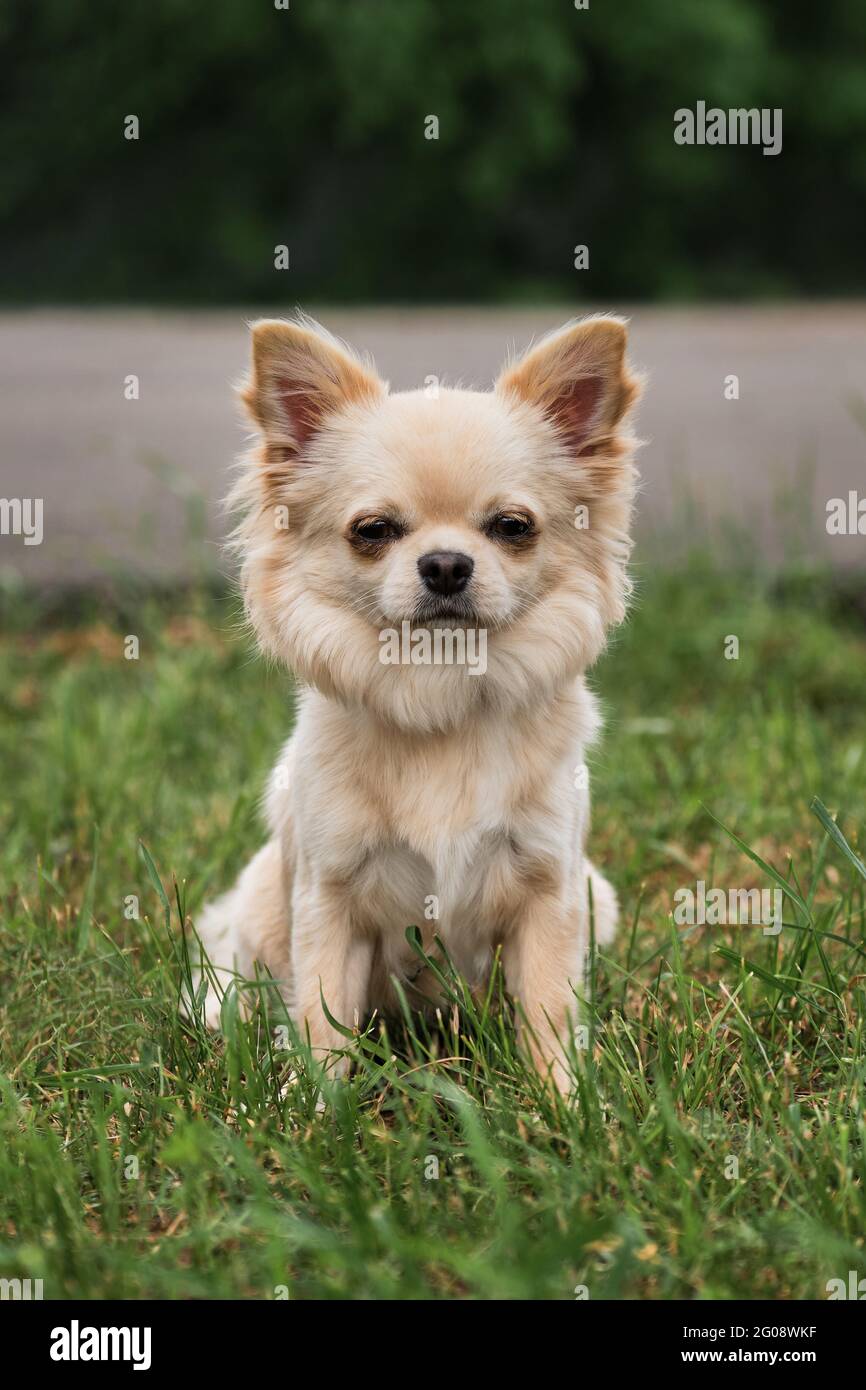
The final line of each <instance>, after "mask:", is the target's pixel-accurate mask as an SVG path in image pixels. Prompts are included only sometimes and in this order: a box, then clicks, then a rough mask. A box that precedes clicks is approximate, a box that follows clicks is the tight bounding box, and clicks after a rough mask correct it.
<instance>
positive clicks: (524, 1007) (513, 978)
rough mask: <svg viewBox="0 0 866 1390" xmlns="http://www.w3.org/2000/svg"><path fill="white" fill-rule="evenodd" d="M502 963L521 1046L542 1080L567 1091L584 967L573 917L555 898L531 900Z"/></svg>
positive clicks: (506, 945) (505, 947)
mask: <svg viewBox="0 0 866 1390" xmlns="http://www.w3.org/2000/svg"><path fill="white" fill-rule="evenodd" d="M502 963H503V967H504V970H505V984H506V988H507V989H508V992H509V994H510V995H511V997H512V999H513V1000H514V1002H515V1005H516V1008H517V1015H518V1025H517V1026H518V1036H519V1038H520V1040H521V1042H522V1045H523V1047H524V1048H525V1050H526V1052H527V1053H528V1054H529V1056H530V1057H531V1059H532V1061H533V1062H534V1063H535V1066H536V1067H537V1068H538V1070H539V1071H540V1072H541V1074H542V1076H545V1077H547V1078H549V1079H550V1080H552V1081H553V1083H554V1085H555V1086H556V1087H557V1088H558V1089H559V1090H560V1091H562V1092H567V1091H568V1090H569V1089H570V1085H571V1074H570V1071H569V1067H568V1046H569V1042H570V1040H571V1038H572V1037H573V1035H574V1031H575V1028H576V1025H577V1000H576V999H575V995H574V991H575V989H577V988H579V987H580V985H581V983H582V977H583V969H584V947H583V945H582V943H581V938H580V930H579V925H578V921H577V919H576V916H575V914H574V913H573V912H571V913H570V912H567V911H566V910H565V909H564V908H563V905H562V903H561V902H560V901H559V900H558V897H557V896H556V895H554V894H550V895H549V896H548V895H545V894H541V895H539V896H538V897H536V898H535V899H534V900H533V901H531V902H529V903H528V904H527V906H526V908H525V910H524V912H523V913H522V914H521V916H520V918H519V919H518V921H517V922H515V923H514V925H513V926H512V929H511V931H510V932H509V934H508V937H507V938H506V941H505V943H504V945H503V951H502Z"/></svg>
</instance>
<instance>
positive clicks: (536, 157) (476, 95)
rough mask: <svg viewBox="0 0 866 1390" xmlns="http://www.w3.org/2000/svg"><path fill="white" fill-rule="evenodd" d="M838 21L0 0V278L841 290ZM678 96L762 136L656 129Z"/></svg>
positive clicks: (53, 292) (388, 1) (854, 53)
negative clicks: (767, 132)
mask: <svg viewBox="0 0 866 1390" xmlns="http://www.w3.org/2000/svg"><path fill="white" fill-rule="evenodd" d="M864 41H866V6H864V5H863V3H862V0H822V3H820V4H816V3H814V0H786V3H784V4H782V3H777V4H772V3H765V2H763V0H702V2H701V3H700V4H696V3H694V0H652V3H649V0H616V4H615V5H613V4H610V3H607V4H605V3H603V0H590V7H589V9H588V10H578V9H576V8H575V7H574V4H573V2H572V0H532V3H527V0H496V3H490V2H489V0H488V2H487V3H483V2H481V3H478V2H477V3H475V4H469V3H466V0H353V2H352V3H349V0H291V8H290V9H288V10H281V9H277V8H276V7H275V4H274V0H207V3H203V0H148V3H147V4H141V3H118V2H117V0H87V3H83V0H77V3H74V2H73V0H40V3H38V4H33V3H32V0H0V44H2V48H3V93H2V96H0V141H2V151H3V158H2V173H0V226H2V231H0V252H2V254H0V267H2V270H0V295H2V297H3V298H4V299H5V300H6V301H7V302H9V301H13V302H14V301H28V300H35V301H73V302H82V301H84V302H86V301H89V300H93V301H105V300H108V301H128V300H129V301H149V300H150V301H168V302H171V301H179V302H188V303H207V302H221V301H227V300H235V301H238V300H248V301H264V302H268V303H273V302H274V301H275V300H279V301H287V302H294V301H296V300H310V299H316V300H319V301H322V300H331V301H337V300H342V301H352V300H356V301H359V300H360V301H384V300H405V301H414V300H427V301H431V300H469V301H480V300H486V299H497V298H509V299H527V298H535V299H542V298H553V297H566V298H572V299H578V300H580V299H591V300H595V301H598V300H606V299H617V300H622V299H628V298H660V297H674V298H688V297H693V296H698V295H701V296H740V295H743V296H745V295H750V296H751V295H774V294H780V295H782V294H794V293H798V294H824V293H833V294H846V293H862V292H863V291H864V288H866V269H864V258H863V255H862V235H863V227H864V225H866V217H864V213H866V76H864V50H866V42H864ZM698 100H703V101H706V102H707V104H708V105H710V106H712V105H717V106H721V107H725V108H728V107H731V106H736V107H744V106H745V107H750V106H758V107H781V108H782V110H783V112H784V146H783V150H782V153H781V154H779V155H778V156H776V157H775V158H773V157H765V156H764V155H763V154H762V152H761V149H760V148H758V147H741V146H734V147H726V146H719V147H706V146H705V147H681V146H678V145H676V144H675V143H674V139H673V126H674V121H673V115H674V111H675V110H676V109H677V108H678V107H682V106H688V107H692V108H693V107H694V106H695V103H696V102H697V101H698ZM129 114H135V115H137V116H138V117H139V120H140V138H139V139H138V140H137V141H132V140H127V139H125V138H124V118H125V117H126V116H127V115H129ZM429 115H436V116H437V117H438V119H439V123H440V124H439V139H438V140H429V139H426V138H425V118H426V117H427V116H429ZM283 243H284V244H286V245H288V247H289V248H290V256H291V268H290V269H289V270H288V271H278V270H276V269H275V267H274V247H275V246H277V245H279V244H283ZM577 244H586V245H588V246H589V248H590V268H589V270H584V271H577V270H575V269H574V268H573V259H574V252H573V248H574V246H575V245H577Z"/></svg>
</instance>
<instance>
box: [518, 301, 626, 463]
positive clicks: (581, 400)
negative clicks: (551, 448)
mask: <svg viewBox="0 0 866 1390" xmlns="http://www.w3.org/2000/svg"><path fill="white" fill-rule="evenodd" d="M626 340H627V334H626V328H625V324H624V323H623V322H622V321H621V320H620V319H616V318H590V319H583V320H582V321H581V322H579V323H572V324H568V325H566V327H565V328H561V329H559V330H558V331H557V332H556V333H551V334H550V335H549V336H548V337H546V338H543V339H542V341H541V342H540V343H538V344H537V346H536V347H533V348H530V350H529V351H528V352H527V353H526V354H525V355H524V356H523V357H521V358H520V360H519V361H517V362H515V363H513V364H512V365H510V366H508V367H506V368H505V369H504V370H503V372H502V373H501V375H500V377H499V379H498V381H497V382H496V390H497V391H498V392H500V393H502V394H505V395H508V396H512V397H517V398H518V399H519V400H523V401H527V402H529V404H531V405H535V406H537V407H538V408H539V409H540V410H541V411H542V413H543V414H544V415H545V416H546V417H547V419H548V420H550V422H551V423H552V424H553V425H554V426H555V427H556V429H557V430H558V431H559V434H560V436H561V438H562V440H563V442H564V443H566V444H567V446H568V448H569V450H570V451H571V453H572V454H573V455H574V456H575V457H576V456H579V455H587V454H594V453H597V452H600V451H601V450H602V449H604V448H605V447H606V446H610V445H612V444H613V443H614V439H615V431H616V427H617V425H618V424H619V422H620V421H621V420H622V418H623V416H624V415H625V414H626V412H627V411H628V410H629V408H630V407H631V406H632V405H633V404H634V403H635V401H636V400H637V398H638V396H639V394H640V388H641V380H640V378H639V377H638V376H636V375H635V374H634V373H633V372H632V371H631V370H630V369H629V366H628V363H627V361H626Z"/></svg>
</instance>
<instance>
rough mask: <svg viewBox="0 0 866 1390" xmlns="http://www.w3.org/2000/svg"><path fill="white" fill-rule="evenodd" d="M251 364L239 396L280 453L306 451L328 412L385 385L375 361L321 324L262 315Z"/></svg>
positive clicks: (383, 389) (363, 398)
mask: <svg viewBox="0 0 866 1390" xmlns="http://www.w3.org/2000/svg"><path fill="white" fill-rule="evenodd" d="M252 349H253V369H252V373H251V376H250V378H249V380H248V381H247V382H246V383H245V384H244V385H243V386H242V389H241V398H242V400H243V402H244V404H245V405H246V407H247V409H248V411H249V412H250V415H251V416H252V417H253V419H254V421H255V422H256V424H257V425H258V426H259V428H260V429H261V431H262V433H263V435H264V438H265V443H266V445H267V446H268V448H269V449H270V450H272V451H274V452H275V453H276V454H277V455H280V454H283V455H285V456H286V457H288V456H290V455H302V454H303V451H304V449H305V447H306V445H307V444H308V443H309V442H310V440H311V439H312V437H313V435H314V434H316V432H317V431H318V430H319V429H320V428H321V426H322V424H323V423H324V422H325V421H326V420H327V418H328V416H330V415H333V414H336V413H337V412H338V411H340V410H341V409H343V408H344V407H345V406H347V405H350V404H351V403H352V402H357V401H375V400H377V399H378V398H379V397H380V396H382V395H383V394H384V393H385V392H386V390H387V386H386V384H385V383H384V382H383V381H381V380H380V378H379V377H378V376H377V375H376V372H375V370H374V368H373V366H372V364H371V363H368V362H363V361H361V359H360V358H358V357H356V356H355V355H354V354H353V353H352V352H351V351H350V350H349V349H348V348H347V347H346V346H345V344H344V343H341V342H339V341H338V339H336V338H334V337H332V335H331V334H330V333H327V332H326V331H325V329H324V328H322V327H321V325H320V324H317V323H315V322H314V321H313V320H312V319H309V318H306V317H304V316H301V317H299V319H298V320H295V321H292V320H283V319H261V320H259V322H258V323H255V324H254V325H253V330H252Z"/></svg>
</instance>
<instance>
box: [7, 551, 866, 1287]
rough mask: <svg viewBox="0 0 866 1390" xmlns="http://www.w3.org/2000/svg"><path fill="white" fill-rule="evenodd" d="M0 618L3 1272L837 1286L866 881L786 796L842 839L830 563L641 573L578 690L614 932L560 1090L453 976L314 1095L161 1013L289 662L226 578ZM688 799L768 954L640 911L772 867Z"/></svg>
mask: <svg viewBox="0 0 866 1390" xmlns="http://www.w3.org/2000/svg"><path fill="white" fill-rule="evenodd" d="M4 611H5V625H4V629H3V635H2V640H0V709H2V722H0V759H2V769H3V771H2V784H0V885H2V887H0V903H2V929H0V991H2V992H0V1073H2V1075H0V1085H2V1088H3V1097H2V1099H3V1103H2V1106H0V1127H2V1133H0V1276H3V1277H7V1278H9V1277H15V1276H20V1277H27V1276H30V1277H32V1278H42V1279H43V1280H44V1287H45V1294H46V1297H66V1296H84V1297H92V1298H104V1297H111V1296H113V1297H146V1296H149V1297H157V1298H178V1297H181V1298H182V1297H228V1296H242V1297H250V1298H273V1297H274V1296H275V1290H278V1289H281V1288H283V1289H286V1290H287V1291H288V1294H289V1296H290V1297H292V1298H311V1297H319V1298H321V1297H324V1298H347V1297H348V1298H388V1297H395V1298H436V1297H470V1298H481V1299H487V1298H526V1297H531V1298H550V1299H570V1298H573V1297H574V1296H575V1295H574V1289H575V1286H577V1285H585V1286H587V1288H588V1290H589V1294H590V1296H591V1297H592V1298H594V1299H595V1298H605V1297H612V1298H634V1297H640V1298H672V1297H679V1298H682V1297H699V1298H712V1297H722V1298H724V1297H756V1298H791V1297H806V1298H816V1297H817V1298H820V1297H824V1296H825V1285H826V1281H827V1280H828V1279H829V1278H831V1277H843V1278H846V1277H847V1271H848V1270H849V1269H856V1270H859V1271H860V1274H861V1275H862V1274H863V1273H866V1252H864V1250H863V1232H864V1231H866V1195H864V1175H866V1159H864V1138H866V1114H864V1079H866V1059H864V1047H863V1036H862V1032H863V1025H862V1022H861V1020H862V1018H863V1012H864V1010H863V1004H864V979H866V954H864V952H866V942H864V909H866V878H864V875H863V873H862V872H861V871H860V869H858V867H857V864H856V863H855V862H854V857H856V856H854V857H852V853H849V852H848V851H846V844H845V840H842V839H841V837H840V836H839V834H838V832H837V831H836V828H835V826H834V824H833V822H832V821H828V820H827V818H826V816H825V822H824V823H822V821H821V820H820V819H819V817H818V815H817V814H816V813H815V811H814V810H810V803H811V801H812V798H813V797H816V796H817V797H818V798H820V800H821V802H823V803H825V804H826V806H827V807H828V808H830V812H831V813H832V814H833V815H834V816H836V817H838V826H839V828H840V830H841V831H842V832H844V835H845V837H846V839H847V842H848V844H849V845H850V846H853V847H854V849H855V850H857V852H858V853H859V854H860V855H861V856H862V854H863V843H864V838H866V837H864V835H863V818H864V810H866V794H864V786H866V749H864V741H866V728H864V723H863V696H864V673H866V634H864V627H863V619H862V614H861V615H860V616H859V617H858V614H857V612H856V611H855V608H853V607H852V608H846V606H845V604H844V603H843V602H842V601H841V600H840V598H839V595H838V594H837V593H836V592H835V591H834V589H833V588H832V586H830V585H829V584H827V583H825V582H823V581H821V580H820V578H819V577H812V578H809V577H806V578H804V577H803V576H802V575H801V576H793V577H792V578H790V579H789V580H788V581H786V582H785V583H783V584H781V583H775V584H774V585H770V584H769V582H768V581H766V580H763V579H761V578H760V577H759V576H756V575H753V574H747V573H745V572H730V573H727V574H721V573H713V572H710V571H708V569H707V567H706V565H705V564H704V563H701V564H697V563H696V564H693V565H692V566H690V567H688V568H686V569H684V570H681V571H679V572H678V573H675V574H668V575H663V576H655V577H650V576H646V577H645V578H644V579H643V581H642V584H641V592H640V595H639V600H638V606H637V608H636V611H635V614H634V617H633V618H632V620H631V622H630V623H629V625H628V626H627V627H626V628H625V629H624V630H623V631H622V632H621V633H620V634H619V635H618V637H617V639H616V641H615V642H614V644H613V646H612V648H611V650H610V652H609V654H608V655H607V656H606V658H605V660H604V662H603V663H602V665H601V667H600V668H599V670H598V672H597V674H596V678H595V683H596V685H597V687H598V689H599V690H600V691H601V693H602V694H603V696H604V700H605V705H606V709H607V715H608V720H607V730H606V734H605V737H604V741H603V743H602V744H601V745H600V747H599V749H598V750H597V751H596V753H595V754H594V757H593V801H594V820H593V853H594V857H596V858H597V859H598V860H599V861H600V862H601V863H602V864H604V866H605V868H606V870H607V872H608V873H609V875H610V877H611V878H612V879H613V881H614V883H615V884H616V886H617V888H618V890H619V892H620V895H621V900H622V903H623V907H624V918H625V920H624V922H623V926H622V929H621V932H620V935H619V938H618V940H617V942H616V944H615V946H614V947H613V948H612V949H611V950H610V952H609V954H606V955H605V956H604V957H602V958H600V959H599V960H598V962H597V966H596V969H595V970H594V972H593V978H592V999H591V1001H590V1004H589V1009H588V1015H589V1021H590V1024H591V1047H590V1048H589V1049H588V1050H586V1051H584V1052H581V1053H579V1054H578V1056H577V1062H576V1066H577V1076H576V1083H577V1089H578V1096H577V1103H576V1104H575V1105H573V1106H571V1107H569V1106H568V1105H566V1104H565V1103H563V1102H559V1101H556V1100H554V1099H552V1098H550V1097H549V1096H547V1095H546V1094H545V1093H543V1092H542V1091H541V1090H540V1089H539V1086H538V1084H537V1082H536V1080H535V1079H534V1077H533V1076H532V1075H531V1074H530V1073H528V1072H527V1071H526V1069H525V1068H524V1066H523V1065H522V1063H521V1061H520V1058H519V1056H518V1055H517V1054H516V1053H515V1049H514V1043H513V1038H512V1034H511V1030H510V1026H509V1023H508V1017H507V1012H505V1013H503V1012H502V1011H496V1010H494V1009H492V1008H490V1009H487V1008H485V1007H482V1006H478V1007H476V1006H474V1005H473V1004H472V1002H471V1001H470V1000H468V999H466V998H465V997H464V995H463V993H462V990H461V987H460V984H459V982H456V981H453V980H452V981H450V982H449V988H450V989H451V990H452V991H453V994H454V1001H455V1005H456V1006H455V1007H454V1008H452V1009H450V1010H446V1011H445V1016H446V1028H445V1031H444V1032H443V1033H442V1034H441V1035H440V1036H438V1037H432V1038H431V1037H428V1036H427V1035H425V1034H424V1033H422V1032H420V1031H419V1030H413V1029H406V1030H403V1031H402V1032H401V1033H400V1034H399V1035H398V1036H394V1037H391V1038H383V1037H381V1036H380V1035H378V1034H375V1033H370V1034H368V1035H367V1036H365V1037H364V1038H362V1039H358V1040H356V1041H348V1040H347V1046H348V1047H349V1048H350V1050H351V1051H352V1053H353V1055H354V1056H355V1057H356V1067H355V1069H354V1072H353V1075H352V1077H351V1079H350V1080H349V1081H348V1082H346V1083H343V1084H340V1085H338V1086H336V1087H332V1086H326V1087H325V1095H324V1102H325V1103H324V1107H322V1106H321V1105H319V1106H318V1107H317V1088H316V1081H315V1075H314V1073H313V1071H312V1070H311V1068H310V1067H309V1066H308V1064H307V1059H306V1058H305V1057H304V1055H303V1048H299V1047H297V1046H295V1045H293V1044H292V1042H291V1038H289V1037H287V1036H286V1034H285V1030H284V1029H283V1030H281V1028H280V1022H281V1021H280V1019H279V1017H278V1016H277V1015H276V1014H274V1013H272V1015H271V1016H270V1017H265V1015H264V1012H263V1011H264V1008H265V1004H264V1003H263V1004H262V1007H261V1009H260V1010H259V1012H258V1014H257V1015H256V1016H255V1017H254V1018H253V1020H252V1021H250V1022H246V1023H245V1022H242V1021H240V1020H239V1019H238V1017H237V1011H236V1009H234V1008H233V1006H232V1004H231V1000H230V1001H229V1003H228V1004H227V1006H226V1009H225V1013H226V1037H225V1039H222V1038H215V1037H213V1036H211V1035H208V1034H207V1033H205V1032H204V1031H203V1030H202V1029H201V1028H200V1027H198V1026H196V1025H195V1024H194V1023H191V1024H187V1023H182V1022H180V1021H179V1019H178V1016H177V1008H176V1005H177V998H178V992H179V988H180V985H181V979H182V973H183V962H182V952H181V950H180V945H179V943H180V940H181V937H180V934H179V931H178V922H179V918H180V917H181V916H183V915H190V916H191V917H192V918H193V919H194V918H195V914H196V910H197V908H198V906H199V904H200V903H201V901H202V900H203V898H204V896H205V895H206V894H208V893H212V892H213V891H215V890H216V889H218V888H220V887H222V886H224V885H226V884H227V883H228V882H229V881H230V880H231V878H232V876H233V874H234V873H235V872H236V870H237V869H238V868H239V867H240V866H241V865H242V863H243V862H244V860H245V859H246V857H247V856H248V855H249V853H250V851H251V850H253V849H254V848H255V847H256V846H257V845H258V844H259V843H260V837H261V829H260V826H259V824H258V821H257V811H256V807H257V799H258V795H259V791H260V788H261V786H262V783H263V779H264V776H265V774H266V772H267V770H268V768H269V765H270V763H271V760H272V759H273V758H274V756H275V754H276V751H277V749H278V747H279V745H280V742H281V740H282V739H283V737H284V736H285V734H286V732H287V730H288V728H289V726H290V724H291V687H290V683H289V681H288V678H287V677H285V676H283V675H281V674H279V673H277V672H275V671H273V670H269V669H267V668H266V667H265V666H264V665H263V663H261V662H260V661H257V660H254V659H253V658H252V656H251V652H250V648H249V644H248V642H247V641H246V639H245V638H244V637H243V636H242V635H240V634H239V632H238V627H237V612H236V609H235V607H234V606H233V603H232V601H231V600H230V599H227V598H220V597H218V596H214V595H207V594H193V595H186V596H183V597H182V598H175V599H174V600H173V601H169V600H168V599H147V598H146V597H138V598H134V597H130V598H128V599H126V600H125V601H124V603H122V604H120V606H119V607H118V605H117V604H110V605H109V604H106V605H105V607H104V615H103V616H102V617H99V616H98V615H97V612H96V610H95V609H94V608H93V607H92V606H91V605H90V604H89V603H88V602H84V603H83V604H82V605H81V606H80V611H79V612H78V613H77V615H76V616H75V618H74V619H72V618H70V617H69V615H68V614H67V615H66V616H62V615H61V616H58V615H57V614H52V613H51V612H50V611H48V610H46V609H45V608H44V607H42V608H40V606H39V605H38V604H37V603H36V602H35V601H34V600H31V599H28V598H27V597H26V595H21V594H9V595H7V598H6V601H5V604H4ZM128 633H135V634H136V635H137V636H138V637H139V639H140V648H141V649H140V658H139V660H138V661H127V660H124V659H123V646H122V639H123V636H124V635H125V634H128ZM728 634H736V635H737V636H738V637H739V641H740V657H739V660H736V661H729V660H725V658H724V655H723V649H724V639H725V637H726V636H727V635H728ZM818 810H819V811H820V808H818ZM714 817H715V818H717V819H714ZM719 821H721V822H723V823H724V825H725V826H727V827H729V828H730V830H732V831H734V832H735V834H736V835H737V836H738V837H739V838H740V840H741V841H742V842H743V845H745V846H748V848H749V849H750V850H751V852H752V854H753V855H757V856H758V857H759V859H760V860H762V861H763V862H764V864H766V865H769V866H772V867H773V869H774V870H775V871H776V872H777V873H778V874H780V875H782V876H783V877H784V880H785V882H786V883H787V884H788V885H789V887H790V896H787V897H786V900H785V922H786V924H787V925H786V927H785V929H784V930H783V932H782V933H781V935H780V936H779V937H778V938H772V937H765V936H763V935H762V933H761V931H760V929H758V928H755V927H744V928H741V929H737V928H733V927H702V928H692V929H688V928H686V929H679V930H678V929H675V928H674V927H673V925H672V921H671V916H670V914H671V911H672V908H673V894H674V892H675V891H676V889H677V888H679V887H685V886H689V885H692V886H694V884H695V881H696V880H697V879H698V878H702V879H704V880H705V881H706V882H707V883H708V884H714V885H717V886H722V887H724V888H729V887H737V888H748V887H772V886H773V879H772V878H771V875H770V872H769V870H768V869H766V868H764V867H762V865H761V864H760V863H758V862H755V859H754V858H753V857H750V855H749V854H747V853H746V852H745V851H744V849H743V848H742V847H741V846H740V845H739V844H737V843H736V842H735V840H734V839H733V838H731V836H730V835H728V834H727V833H726V832H725V831H724V830H723V829H722V828H721V827H720V825H719V823H718V822H719ZM828 825H829V830H828ZM140 842H143V843H144V845H145V846H146V847H147V853H148V854H149V855H150V856H152V861H151V862H148V859H147V855H146V854H144V853H143V852H142V851H141V849H140V847H139V846H140ZM858 845H859V849H857V847H858ZM133 897H135V898H137V899H138V903H139V916H138V920H135V919H132V918H130V917H129V916H127V915H125V913H129V912H132V911H133V909H134V904H131V903H130V899H132V898H133ZM408 925H409V924H407V926H408ZM455 1025H456V1031H454V1028H455ZM293 1071H294V1072H296V1073H297V1074H298V1079H297V1081H295V1082H294V1083H292V1084H288V1085H287V1084H286V1082H287V1080H288V1077H289V1073H290V1072H293ZM734 1159H735V1160H737V1164H733V1163H732V1162H731V1160H734ZM130 1160H135V1161H134V1162H132V1161H130ZM433 1160H436V1161H437V1162H438V1177H436V1176H432V1174H433V1172H434V1170H435V1166H436V1165H435V1164H434V1162H433ZM737 1165H738V1176H736V1175H734V1174H735V1171H736V1168H737Z"/></svg>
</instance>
